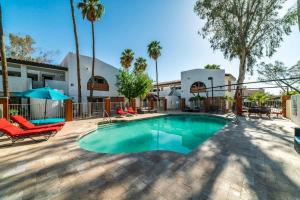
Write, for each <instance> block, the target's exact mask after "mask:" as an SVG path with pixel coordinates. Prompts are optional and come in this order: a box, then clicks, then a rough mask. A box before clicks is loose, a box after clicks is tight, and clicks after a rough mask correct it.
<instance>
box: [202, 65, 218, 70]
mask: <svg viewBox="0 0 300 200" xmlns="http://www.w3.org/2000/svg"><path fill="white" fill-rule="evenodd" d="M204 69H220V65H216V64H208V65H205V67H204Z"/></svg>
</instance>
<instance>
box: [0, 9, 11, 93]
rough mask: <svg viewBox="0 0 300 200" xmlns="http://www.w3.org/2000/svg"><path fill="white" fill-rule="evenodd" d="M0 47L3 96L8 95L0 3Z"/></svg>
mask: <svg viewBox="0 0 300 200" xmlns="http://www.w3.org/2000/svg"><path fill="white" fill-rule="evenodd" d="M0 48H1V64H2V80H3V93H4V96H5V97H9V89H8V72H7V62H6V54H5V43H4V33H3V26H2V8H1V4H0Z"/></svg>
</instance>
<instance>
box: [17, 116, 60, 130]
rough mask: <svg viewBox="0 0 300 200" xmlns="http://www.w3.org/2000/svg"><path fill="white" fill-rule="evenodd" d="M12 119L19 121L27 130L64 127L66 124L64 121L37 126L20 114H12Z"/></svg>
mask: <svg viewBox="0 0 300 200" xmlns="http://www.w3.org/2000/svg"><path fill="white" fill-rule="evenodd" d="M11 120H13V121H14V122H16V123H18V124H19V125H20V126H21V127H22V128H23V129H25V130H34V129H41V128H52V127H55V128H59V129H62V127H63V126H64V125H65V123H64V122H61V123H56V124H47V125H40V126H35V125H33V124H32V123H31V122H30V121H28V120H27V119H25V118H24V117H22V116H20V115H15V116H12V117H11Z"/></svg>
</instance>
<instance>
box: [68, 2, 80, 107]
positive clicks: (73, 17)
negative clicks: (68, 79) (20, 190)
mask: <svg viewBox="0 0 300 200" xmlns="http://www.w3.org/2000/svg"><path fill="white" fill-rule="evenodd" d="M70 6H71V14H72V22H73V29H74V36H75V46H76V62H77V89H78V103H81V102H82V96H81V78H80V58H79V56H80V54H79V44H78V34H77V27H76V20H75V14H74V5H73V0H70ZM79 108H80V107H79ZM80 112H81V109H79V113H80Z"/></svg>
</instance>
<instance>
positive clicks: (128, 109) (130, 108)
mask: <svg viewBox="0 0 300 200" xmlns="http://www.w3.org/2000/svg"><path fill="white" fill-rule="evenodd" d="M127 112H128V113H129V114H133V115H136V114H137V112H135V111H134V110H133V108H132V107H129V108H127Z"/></svg>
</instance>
